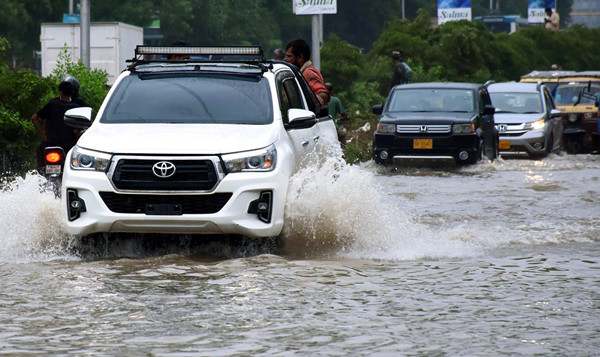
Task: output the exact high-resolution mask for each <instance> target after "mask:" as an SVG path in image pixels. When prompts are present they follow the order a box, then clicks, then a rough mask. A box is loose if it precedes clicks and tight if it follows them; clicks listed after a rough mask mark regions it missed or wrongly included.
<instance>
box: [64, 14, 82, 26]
mask: <svg viewBox="0 0 600 357" xmlns="http://www.w3.org/2000/svg"><path fill="white" fill-rule="evenodd" d="M79 22H80V17H79V14H63V24H78V23H79Z"/></svg>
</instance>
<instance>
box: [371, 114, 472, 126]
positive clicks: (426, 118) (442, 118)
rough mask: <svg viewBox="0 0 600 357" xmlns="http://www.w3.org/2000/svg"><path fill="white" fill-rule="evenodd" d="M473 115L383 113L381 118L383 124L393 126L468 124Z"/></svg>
mask: <svg viewBox="0 0 600 357" xmlns="http://www.w3.org/2000/svg"><path fill="white" fill-rule="evenodd" d="M474 117H475V113H453V112H426V113H420V112H402V113H385V114H384V115H383V116H382V117H381V122H383V123H395V124H413V125H417V124H433V125H435V124H459V123H470V122H471V120H472V119H473V118H474Z"/></svg>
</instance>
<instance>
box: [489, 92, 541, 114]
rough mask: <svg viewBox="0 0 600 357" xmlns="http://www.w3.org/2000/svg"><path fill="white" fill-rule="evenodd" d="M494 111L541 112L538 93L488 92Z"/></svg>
mask: <svg viewBox="0 0 600 357" xmlns="http://www.w3.org/2000/svg"><path fill="white" fill-rule="evenodd" d="M490 97H492V105H493V106H494V107H496V113H517V114H533V113H542V98H541V97H540V94H539V93H514V92H510V93H508V92H507V93H501V92H497V93H493V92H492V93H490Z"/></svg>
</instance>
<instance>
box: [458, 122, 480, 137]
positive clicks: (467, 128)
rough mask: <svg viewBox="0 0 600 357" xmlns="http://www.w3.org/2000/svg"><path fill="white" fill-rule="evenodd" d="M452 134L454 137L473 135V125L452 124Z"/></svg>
mask: <svg viewBox="0 0 600 357" xmlns="http://www.w3.org/2000/svg"><path fill="white" fill-rule="evenodd" d="M452 133H454V134H455V135H470V134H474V133H475V125H473V123H469V124H454V125H452Z"/></svg>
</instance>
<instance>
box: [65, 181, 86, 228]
mask: <svg viewBox="0 0 600 357" xmlns="http://www.w3.org/2000/svg"><path fill="white" fill-rule="evenodd" d="M82 212H86V208H85V201H84V200H82V199H81V198H79V195H78V194H77V190H74V189H72V188H69V189H67V216H68V218H69V221H71V222H72V221H74V220H76V219H77V218H79V217H81V213H82Z"/></svg>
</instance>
